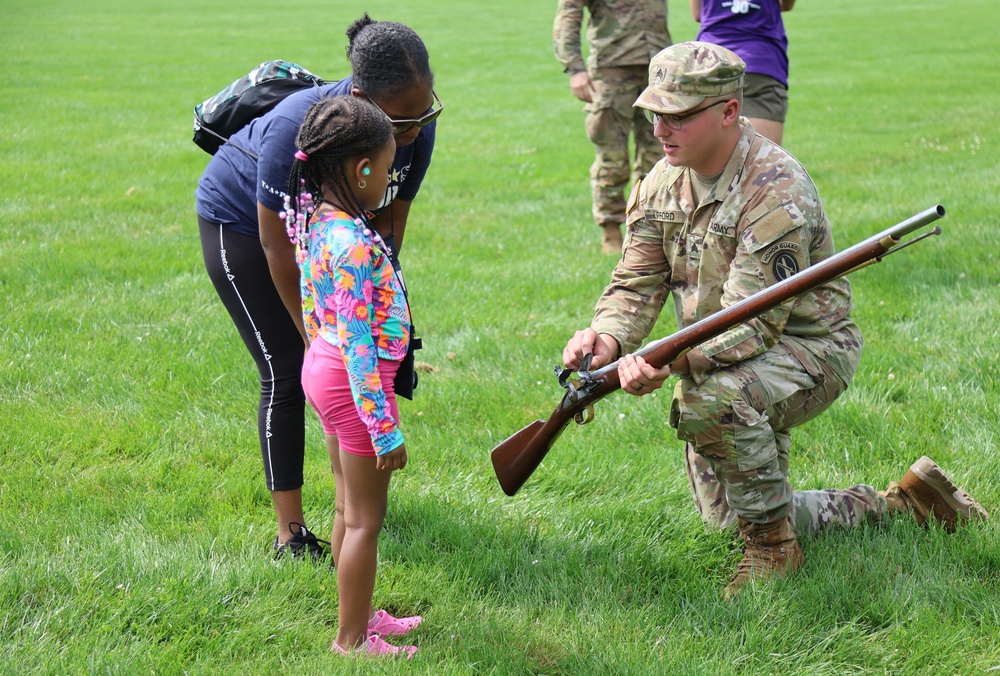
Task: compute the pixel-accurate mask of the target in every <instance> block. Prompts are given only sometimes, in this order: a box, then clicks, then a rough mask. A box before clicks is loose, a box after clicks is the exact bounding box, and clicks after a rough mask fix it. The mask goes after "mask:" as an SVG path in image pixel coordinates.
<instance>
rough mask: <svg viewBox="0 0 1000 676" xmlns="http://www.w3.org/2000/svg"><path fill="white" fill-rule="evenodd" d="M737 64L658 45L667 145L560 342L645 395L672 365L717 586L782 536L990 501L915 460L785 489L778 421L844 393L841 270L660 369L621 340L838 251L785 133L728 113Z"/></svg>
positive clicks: (854, 343)
mask: <svg viewBox="0 0 1000 676" xmlns="http://www.w3.org/2000/svg"><path fill="white" fill-rule="evenodd" d="M744 69H745V67H744V64H743V62H742V61H741V60H740V58H739V57H738V56H736V54H734V53H732V52H731V51H729V50H727V49H724V48H722V47H719V46H717V45H712V44H708V43H704V42H687V43H682V44H679V45H674V46H673V47H670V48H667V49H665V50H663V51H662V52H660V53H659V54H657V55H656V56H655V57H654V58H653V60H652V62H651V63H650V66H649V86H648V87H647V88H646V90H645V91H644V92H643V93H642V95H641V96H639V98H638V100H637V101H636V102H635V106H636V107H638V108H640V109H643V110H645V111H646V112H647V113H648V114H649V117H650V118H651V120H652V121H653V123H654V133H655V135H656V137H657V139H658V140H659V141H660V142H661V144H662V148H663V151H664V153H665V154H666V157H665V158H664V159H662V160H661V161H660V162H658V163H657V164H656V166H655V167H654V168H653V169H652V171H651V172H650V173H649V176H647V177H646V178H645V179H644V180H642V181H641V182H640V183H639V184H638V185H637V186H636V187H635V188H634V189H633V192H632V196H631V197H630V198H629V204H628V207H627V218H626V223H627V233H626V237H625V243H624V249H623V252H622V258H621V261H620V262H619V263H618V265H617V267H616V268H615V270H614V272H613V273H612V278H611V283H610V284H609V285H608V287H607V288H606V289H605V291H604V294H603V296H602V297H601V299H600V301H599V302H598V304H597V309H596V315H595V317H594V320H593V322H592V324H591V327H590V328H588V329H585V330H583V331H579V332H577V333H576V335H574V336H573V338H572V339H571V340H570V341H569V343H568V344H567V345H566V348H565V350H564V352H563V362H564V363H565V364H566V366H568V367H572V368H576V367H578V366H579V364H580V363H581V361H582V359H583V357H584V355H585V354H587V353H592V354H593V356H594V358H593V361H592V364H591V368H599V367H600V366H603V365H605V364H608V363H610V362H611V361H613V360H614V359H616V358H618V356H619V355H620V354H621V355H624V356H623V357H622V358H621V359H620V360H619V366H618V371H619V377H620V380H621V383H622V389H623V390H625V391H626V392H629V393H631V394H634V395H640V396H641V395H643V394H646V393H648V392H651V391H653V390H656V389H658V388H659V387H661V386H662V385H663V382H664V380H666V378H667V377H668V376H669V375H671V374H673V375H676V376H680V379H679V381H678V383H677V386H676V390H675V394H674V398H673V401H672V404H671V408H670V417H669V421H670V424H671V425H672V426H673V427H674V428H675V429H676V430H677V436H678V437H679V438H680V439H682V440H684V441H685V442H686V443H685V448H686V460H687V469H688V477H689V479H690V482H691V489H692V492H693V494H694V498H695V504H696V506H697V507H698V510H699V511H700V513H701V514H702V517H703V518H704V519H705V520H706V522H708V523H710V524H713V525H717V526H719V527H726V526H729V525H731V524H733V523H734V522H735V523H736V524H737V526H738V528H739V530H740V534H741V536H742V539H743V542H744V556H743V560H742V561H741V562H740V564H739V566H738V568H737V572H736V575H735V576H734V578H733V581H732V582H731V583H730V585H729V586H728V587H727V588H726V595H727V597H728V596H729V595H730V594H731V593H733V592H734V591H736V590H738V589H739V588H740V587H741V586H742V585H743V584H745V582H746V581H747V580H748V579H749V578H751V577H762V578H763V577H769V576H774V575H779V576H780V575H784V574H786V573H788V572H790V571H792V570H794V569H795V568H797V567H798V566H800V565H801V563H802V551H801V549H800V548H799V545H798V541H797V538H796V533H798V534H803V533H813V532H816V531H818V530H820V529H822V528H825V527H827V526H829V525H831V524H837V523H839V524H844V525H857V524H859V523H861V522H862V521H863V520H865V519H868V518H881V517H883V516H884V515H886V514H887V513H890V512H907V513H912V514H914V516H915V517H916V518H917V521H918V522H920V523H924V522H925V521H926V520H927V519H928V518H929V517H930V516H931V515H933V516H934V518H937V519H939V520H941V521H942V522H943V523H944V524H945V526H946V527H948V528H954V527H955V525H956V524H957V523H959V522H960V521H962V520H966V519H978V518H985V517H986V512H985V510H983V508H982V507H980V506H979V504H978V503H977V502H976V501H975V500H973V499H972V498H971V497H970V496H969V495H968V494H967V493H965V492H964V491H962V490H961V489H959V488H958V487H957V486H956V485H955V484H954V483H953V482H952V481H951V479H950V478H949V477H948V476H947V475H946V474H945V473H944V472H943V471H942V470H941V468H940V467H938V466H937V465H936V464H934V463H933V462H932V461H931V460H930V459H929V458H926V457H923V458H921V459H920V460H918V461H917V462H915V463H914V464H913V465H912V466H911V467H910V469H909V470H908V471H907V472H906V474H905V475H904V476H903V478H902V479H900V481H899V483H898V484H897V483H895V482H894V483H892V484H890V486H889V488H888V489H887V490H885V491H882V492H879V491H876V490H875V489H874V488H872V487H870V486H865V485H859V486H854V487H852V488H848V489H844V490H823V491H805V492H794V493H793V491H792V488H791V485H790V484H789V482H788V471H789V450H790V436H789V430H790V429H791V428H793V427H795V426H797V425H801V424H802V423H804V422H806V421H807V420H810V419H811V418H813V417H815V416H817V415H819V414H820V413H822V412H823V411H824V410H825V409H826V408H827V407H829V406H830V404H832V403H833V401H834V400H835V399H836V398H837V397H838V396H840V394H842V393H843V392H844V390H846V389H847V386H848V384H849V383H850V381H851V378H852V377H853V375H854V372H855V369H856V368H857V365H858V360H859V358H860V356H861V347H862V339H861V333H860V331H859V330H858V327H857V326H856V325H855V324H854V322H853V321H852V320H851V317H850V312H851V289H850V285H849V284H848V282H847V280H846V279H837V280H833V281H830V282H827V283H826V284H824V285H822V286H820V287H818V288H816V289H814V290H812V291H810V292H808V293H806V294H804V295H802V296H800V297H799V298H797V299H796V300H795V301H793V302H791V303H788V304H785V305H782V306H780V307H778V308H775V309H773V310H771V311H769V312H767V313H765V314H763V315H761V316H759V317H757V318H756V319H752V320H750V321H748V322H746V323H744V324H741V325H739V326H737V327H734V328H732V329H730V330H729V331H727V332H725V333H723V334H722V335H720V336H718V337H716V338H713V339H711V340H709V341H707V342H705V343H702V344H701V345H699V346H697V347H696V348H694V349H692V350H691V351H689V352H688V353H687V354H686V355H684V356H683V357H681V358H680V359H678V360H677V361H675V362H674V363H673V364H671V365H670V366H668V367H664V368H662V369H656V368H653V367H652V366H650V365H649V364H647V363H646V362H645V361H644V360H643V359H642V358H641V357H636V356H634V355H632V354H630V353H631V352H632V351H633V350H635V349H636V348H637V347H639V345H640V343H641V342H642V340H644V339H645V338H646V337H647V336H648V334H649V332H650V331H651V330H652V328H653V325H654V324H655V322H656V319H657V317H658V316H659V313H660V311H661V310H662V308H663V306H664V304H665V302H666V299H667V295H668V294H671V295H672V296H673V302H674V312H675V315H676V318H677V324H678V326H680V327H685V326H688V325H690V324H692V323H694V322H696V321H698V320H701V319H703V318H705V317H707V316H709V315H711V314H713V313H715V312H717V311H719V310H720V309H722V308H724V307H728V306H730V305H732V304H734V303H736V302H738V301H740V300H742V299H744V298H747V297H749V296H751V295H753V294H755V293H757V292H759V291H761V290H762V289H764V288H766V287H767V286H770V285H771V284H774V283H775V282H777V281H779V280H782V279H784V278H786V277H788V276H789V275H793V274H795V273H796V272H798V271H799V270H802V269H803V268H806V267H808V266H810V265H812V264H813V263H817V262H819V261H822V260H824V259H826V258H828V257H829V256H831V255H833V254H834V253H835V250H834V245H833V238H832V236H831V233H830V223H829V221H828V220H827V217H826V214H825V213H824V211H823V205H822V202H821V201H820V198H819V194H818V192H817V190H816V186H815V185H813V182H812V180H811V179H810V178H809V176H808V174H807V173H806V171H805V169H803V168H802V166H801V165H800V164H799V163H798V162H797V161H796V160H795V158H794V157H792V156H791V155H789V154H788V153H787V152H786V151H785V150H783V149H782V148H781V147H779V146H777V145H775V144H774V143H772V142H770V141H769V140H767V139H765V138H764V137H763V136H760V135H758V134H757V133H756V132H755V131H754V129H753V127H752V126H751V124H750V123H749V122H748V121H747V120H746V118H743V117H740V115H739V112H740V107H741V104H742V88H743V83H744Z"/></svg>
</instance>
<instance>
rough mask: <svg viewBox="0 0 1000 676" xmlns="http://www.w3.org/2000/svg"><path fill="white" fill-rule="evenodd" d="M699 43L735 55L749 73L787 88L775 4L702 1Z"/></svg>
mask: <svg viewBox="0 0 1000 676" xmlns="http://www.w3.org/2000/svg"><path fill="white" fill-rule="evenodd" d="M698 40H701V41H703V42H712V43H715V44H717V45H721V46H723V47H725V48H726V49H730V50H732V51H734V52H736V54H737V55H739V57H740V58H741V59H743V61H745V62H746V64H747V72H748V73H757V74H759V75H770V76H771V77H773V78H774V79H775V80H777V81H778V82H780V83H781V84H783V85H785V86H786V87H787V86H788V38H787V37H785V25H784V23H782V21H781V6H780V4H779V3H778V0H702V3H701V27H700V28H699V29H698Z"/></svg>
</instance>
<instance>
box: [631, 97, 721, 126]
mask: <svg viewBox="0 0 1000 676" xmlns="http://www.w3.org/2000/svg"><path fill="white" fill-rule="evenodd" d="M732 100H733V99H726V100H725V101H716V102H715V103H710V104H708V105H707V106H705V107H704V108H698V109H696V110H690V111H688V112H686V113H681V114H680V115H667V114H666V113H657V112H654V111H652V110H650V109H649V108H643V109H642V112H643V114H645V116H646V119H647V120H649V123H650V124H656V118H660V121H661V122H663V124H665V125H666V126H667V129H673V130H674V131H676V130H678V129H680V128H681V127H683V126H684V123H685V122H686V121H687V120H690V119H691V118H692V117H694V116H695V115H697V114H698V113H704V112H705V111H706V110H708V109H709V108H711V107H713V106H717V105H719V104H720V103H729V102H730V101H732Z"/></svg>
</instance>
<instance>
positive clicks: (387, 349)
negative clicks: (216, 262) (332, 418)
mask: <svg viewBox="0 0 1000 676" xmlns="http://www.w3.org/2000/svg"><path fill="white" fill-rule="evenodd" d="M306 238H307V240H308V242H307V243H308V248H306V247H305V246H303V244H302V243H301V242H300V243H299V246H298V248H297V259H298V263H299V269H300V270H301V272H302V276H301V288H302V319H303V321H304V322H305V328H306V333H307V335H308V337H309V342H310V343H311V342H312V341H314V340H317V339H322V340H325V341H327V342H329V343H330V344H331V345H335V346H336V347H339V348H340V352H341V354H343V355H344V364H345V366H346V368H347V374H348V378H349V380H350V383H351V392H352V393H353V395H354V405H355V407H356V408H357V411H358V416H359V417H360V418H361V421H362V422H363V423H364V424H365V426H366V427H367V428H368V433H369V434H370V435H371V438H372V446H373V447H374V449H375V452H376V453H377V454H378V455H384V454H386V453H388V452H390V451H392V450H393V449H395V448H397V447H398V446H399V445H400V444H402V443H403V433H402V432H401V431H400V429H399V426H398V424H397V421H395V420H393V418H392V414H391V412H390V409H389V406H388V404H387V402H386V396H385V392H384V390H383V389H382V382H381V379H380V377H379V371H378V360H379V359H388V360H392V361H402V360H403V357H405V356H406V351H407V348H408V347H409V344H410V313H409V309H408V308H407V305H406V296H405V295H404V291H403V287H402V285H401V283H400V281H399V280H398V279H397V277H396V275H395V273H394V271H393V268H392V262H391V261H390V260H389V256H388V255H387V254H386V253H385V252H384V251H383V250H382V249H381V248H380V247H378V246H377V245H376V243H375V241H374V240H373V239H372V237H371V236H366V235H365V233H364V226H363V225H358V224H356V223H355V222H354V220H353V219H352V218H351V217H350V216H348V215H347V214H346V213H344V212H342V211H327V212H323V213H322V214H320V215H319V217H317V218H315V219H314V220H313V222H312V224H311V225H310V226H309V232H308V234H307V235H306Z"/></svg>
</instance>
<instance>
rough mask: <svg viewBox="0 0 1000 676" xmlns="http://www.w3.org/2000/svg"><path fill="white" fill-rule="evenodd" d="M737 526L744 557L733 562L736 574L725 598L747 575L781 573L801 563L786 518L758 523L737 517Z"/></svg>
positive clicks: (760, 575) (782, 575)
mask: <svg viewBox="0 0 1000 676" xmlns="http://www.w3.org/2000/svg"><path fill="white" fill-rule="evenodd" d="M739 529H740V537H741V538H742V539H743V560H742V561H740V562H739V565H737V566H736V575H734V576H733V581H732V582H730V583H729V586H728V587H726V592H725V597H726V599H730V598H732V597H733V595H735V594H736V592H737V591H739V589H740V587H742V586H743V585H744V584H746V583H747V581H748V580H749V579H750V578H754V579H757V580H765V579H767V578H771V577H784V576H785V575H787V574H788V573H791V572H792V571H793V570H795V569H796V568H798V567H799V566H801V565H802V559H803V557H802V550H801V549H800V548H799V542H798V540H796V539H795V533H794V532H793V531H792V524H791V523H789V522H788V519H787V518H784V519H782V520H781V521H777V522H775V523H765V524H760V523H751V522H749V521H747V520H746V519H743V518H742V517H740V519H739Z"/></svg>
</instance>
